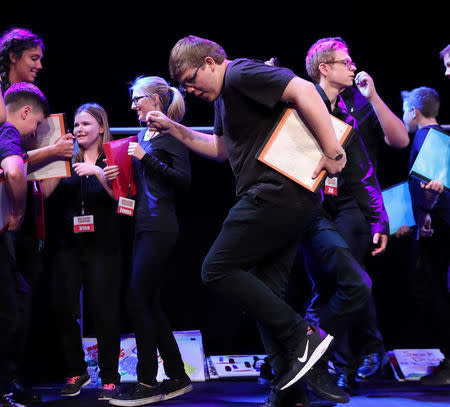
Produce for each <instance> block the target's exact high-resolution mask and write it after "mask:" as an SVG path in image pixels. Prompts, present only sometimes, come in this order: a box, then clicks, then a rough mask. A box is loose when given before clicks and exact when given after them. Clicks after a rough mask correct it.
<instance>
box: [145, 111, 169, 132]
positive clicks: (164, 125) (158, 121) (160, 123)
mask: <svg viewBox="0 0 450 407" xmlns="http://www.w3.org/2000/svg"><path fill="white" fill-rule="evenodd" d="M145 120H146V122H147V125H148V128H149V129H150V130H152V131H158V132H160V133H169V132H170V128H171V127H172V124H173V121H172V120H170V119H169V118H168V117H167V116H166V115H165V114H164V113H163V112H160V111H158V110H154V111H151V112H148V113H147V116H146V118H145Z"/></svg>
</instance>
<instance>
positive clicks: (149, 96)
mask: <svg viewBox="0 0 450 407" xmlns="http://www.w3.org/2000/svg"><path fill="white" fill-rule="evenodd" d="M152 96H153V95H143V96H135V97H134V98H131V104H132V105H137V104H138V102H139V101H140V100H141V99H142V98H151V97H152Z"/></svg>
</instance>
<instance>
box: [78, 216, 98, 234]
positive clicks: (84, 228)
mask: <svg viewBox="0 0 450 407" xmlns="http://www.w3.org/2000/svg"><path fill="white" fill-rule="evenodd" d="M93 231H94V216H93V215H86V216H74V217H73V232H74V233H84V232H93Z"/></svg>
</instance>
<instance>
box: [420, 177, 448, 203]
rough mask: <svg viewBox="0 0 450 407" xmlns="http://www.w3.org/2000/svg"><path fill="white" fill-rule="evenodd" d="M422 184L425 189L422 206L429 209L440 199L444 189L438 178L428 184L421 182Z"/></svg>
mask: <svg viewBox="0 0 450 407" xmlns="http://www.w3.org/2000/svg"><path fill="white" fill-rule="evenodd" d="M420 186H421V187H422V189H424V191H423V204H422V206H423V207H424V208H427V209H433V207H434V205H436V202H437V201H438V199H439V195H440V194H442V192H443V191H444V186H443V185H442V182H441V181H439V180H438V179H436V180H433V181H430V182H429V183H428V184H425V183H424V182H421V183H420Z"/></svg>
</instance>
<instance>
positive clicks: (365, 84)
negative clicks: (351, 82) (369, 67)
mask: <svg viewBox="0 0 450 407" xmlns="http://www.w3.org/2000/svg"><path fill="white" fill-rule="evenodd" d="M355 84H356V87H357V88H358V89H359V91H360V92H361V93H362V95H363V96H364V97H365V98H366V99H367V100H369V101H370V99H372V98H373V97H374V96H375V95H376V93H377V92H376V90H375V84H374V83H373V79H372V77H371V76H370V75H369V74H368V73H367V72H364V71H361V72H358V74H357V75H356V76H355Z"/></svg>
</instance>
